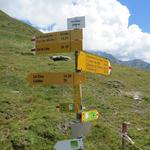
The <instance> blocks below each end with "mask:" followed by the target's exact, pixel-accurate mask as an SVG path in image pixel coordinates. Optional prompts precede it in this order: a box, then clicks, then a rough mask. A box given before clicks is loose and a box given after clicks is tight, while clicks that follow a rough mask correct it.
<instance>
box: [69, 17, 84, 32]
mask: <svg viewBox="0 0 150 150" xmlns="http://www.w3.org/2000/svg"><path fill="white" fill-rule="evenodd" d="M67 26H68V30H72V29H82V28H85V16H82V17H74V18H68V19H67Z"/></svg>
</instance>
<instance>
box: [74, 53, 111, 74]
mask: <svg viewBox="0 0 150 150" xmlns="http://www.w3.org/2000/svg"><path fill="white" fill-rule="evenodd" d="M77 68H78V70H80V71H85V72H91V73H97V74H102V75H110V72H111V65H110V62H109V60H108V59H106V58H102V57H99V56H96V55H93V54H89V53H87V52H84V51H80V52H79V56H78V65H77Z"/></svg>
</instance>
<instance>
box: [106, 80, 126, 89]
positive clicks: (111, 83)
mask: <svg viewBox="0 0 150 150" xmlns="http://www.w3.org/2000/svg"><path fill="white" fill-rule="evenodd" d="M106 84H107V86H108V87H109V88H119V89H123V88H124V87H125V85H124V83H123V82H122V81H119V80H114V81H108V82H107V83H106Z"/></svg>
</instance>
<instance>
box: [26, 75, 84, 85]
mask: <svg viewBox="0 0 150 150" xmlns="http://www.w3.org/2000/svg"><path fill="white" fill-rule="evenodd" d="M27 80H28V81H29V84H30V85H55V84H73V85H76V84H80V83H81V82H84V81H85V77H84V75H82V74H78V73H62V72H61V73H54V72H53V73H50V72H48V73H31V74H29V75H28V77H27Z"/></svg>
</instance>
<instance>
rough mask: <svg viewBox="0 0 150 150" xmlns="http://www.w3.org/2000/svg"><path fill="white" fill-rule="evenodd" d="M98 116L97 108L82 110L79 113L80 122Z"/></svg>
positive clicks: (91, 119)
mask: <svg viewBox="0 0 150 150" xmlns="http://www.w3.org/2000/svg"><path fill="white" fill-rule="evenodd" d="M98 117H99V112H98V111H97V110H90V111H84V112H82V113H81V120H82V122H89V121H93V120H97V119H98Z"/></svg>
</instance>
